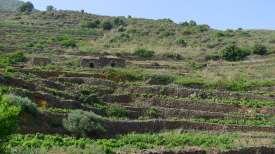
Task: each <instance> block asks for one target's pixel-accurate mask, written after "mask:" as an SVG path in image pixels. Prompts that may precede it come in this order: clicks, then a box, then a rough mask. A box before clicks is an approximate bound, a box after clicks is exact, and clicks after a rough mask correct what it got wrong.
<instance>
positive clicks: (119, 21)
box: [113, 17, 126, 27]
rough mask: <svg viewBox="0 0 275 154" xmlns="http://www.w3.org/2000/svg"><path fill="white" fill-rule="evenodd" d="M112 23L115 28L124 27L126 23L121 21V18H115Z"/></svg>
mask: <svg viewBox="0 0 275 154" xmlns="http://www.w3.org/2000/svg"><path fill="white" fill-rule="evenodd" d="M113 23H114V25H115V26H117V27H118V26H126V21H125V20H124V19H123V18H121V17H117V18H115V19H114V20H113Z"/></svg>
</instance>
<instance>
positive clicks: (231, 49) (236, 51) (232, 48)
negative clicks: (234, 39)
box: [221, 44, 250, 61]
mask: <svg viewBox="0 0 275 154" xmlns="http://www.w3.org/2000/svg"><path fill="white" fill-rule="evenodd" d="M249 54H250V51H248V50H247V49H243V48H239V47H238V46H237V45H236V44H231V45H228V46H227V47H225V48H224V49H223V50H222V51H221V57H222V58H223V59H225V60H228V61H238V60H243V59H244V58H245V57H247V56H248V55H249Z"/></svg>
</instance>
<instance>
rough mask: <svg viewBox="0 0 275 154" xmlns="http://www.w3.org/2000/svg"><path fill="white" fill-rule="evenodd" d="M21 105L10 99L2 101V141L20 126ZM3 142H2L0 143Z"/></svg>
mask: <svg viewBox="0 0 275 154" xmlns="http://www.w3.org/2000/svg"><path fill="white" fill-rule="evenodd" d="M20 112H21V108H20V106H16V105H14V104H11V103H10V101H8V100H6V99H2V98H1V101H0V142H2V141H3V139H5V137H7V136H8V135H10V134H12V133H13V132H15V131H16V129H17V126H18V119H19V114H20ZM0 144H1V143H0Z"/></svg>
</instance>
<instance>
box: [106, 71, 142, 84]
mask: <svg viewBox="0 0 275 154" xmlns="http://www.w3.org/2000/svg"><path fill="white" fill-rule="evenodd" d="M103 74H104V75H105V76H106V78H107V79H109V80H113V81H117V82H121V81H124V82H125V81H132V82H133V81H141V80H143V79H144V78H145V74H144V72H143V71H142V70H139V69H133V68H128V69H123V68H110V69H106V70H105V71H104V72H103Z"/></svg>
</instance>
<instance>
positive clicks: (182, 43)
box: [176, 38, 187, 47]
mask: <svg viewBox="0 0 275 154" xmlns="http://www.w3.org/2000/svg"><path fill="white" fill-rule="evenodd" d="M176 42H177V44H178V45H180V46H181V47H186V46H187V42H186V41H185V40H184V39H183V38H179V39H177V40H176Z"/></svg>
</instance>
